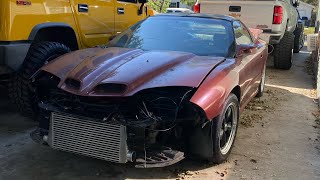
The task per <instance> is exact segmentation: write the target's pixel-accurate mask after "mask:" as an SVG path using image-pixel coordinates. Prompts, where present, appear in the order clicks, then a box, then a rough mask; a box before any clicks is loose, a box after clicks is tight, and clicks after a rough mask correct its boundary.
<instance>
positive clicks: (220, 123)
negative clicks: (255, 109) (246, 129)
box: [210, 94, 239, 164]
mask: <svg viewBox="0 0 320 180" xmlns="http://www.w3.org/2000/svg"><path fill="white" fill-rule="evenodd" d="M238 121H239V101H238V98H237V96H236V95H234V94H230V95H229V96H228V98H227V100H226V102H225V104H224V106H223V111H222V113H221V114H220V115H219V116H218V117H216V118H215V119H214V120H213V122H212V131H211V137H212V142H213V157H212V159H210V161H212V162H214V163H217V164H219V163H222V162H224V161H225V160H226V159H227V158H228V156H229V154H230V152H231V149H232V147H233V144H234V141H235V138H236V133H237V129H238Z"/></svg>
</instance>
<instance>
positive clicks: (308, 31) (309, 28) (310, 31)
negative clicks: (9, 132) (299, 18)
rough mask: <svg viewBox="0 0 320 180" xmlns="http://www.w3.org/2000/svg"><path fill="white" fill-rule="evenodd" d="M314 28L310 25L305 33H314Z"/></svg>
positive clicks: (305, 29)
mask: <svg viewBox="0 0 320 180" xmlns="http://www.w3.org/2000/svg"><path fill="white" fill-rule="evenodd" d="M314 29H315V27H308V28H304V34H305V35H307V34H314Z"/></svg>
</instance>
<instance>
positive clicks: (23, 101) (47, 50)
mask: <svg viewBox="0 0 320 180" xmlns="http://www.w3.org/2000/svg"><path fill="white" fill-rule="evenodd" d="M68 52H70V49H69V48H68V47H67V46H65V45H63V44H60V43H57V42H40V43H37V44H34V45H32V46H31V47H30V49H29V52H28V54H27V57H26V59H25V61H24V63H23V65H22V68H21V70H20V71H19V72H18V73H16V74H15V75H14V76H13V77H12V79H11V80H10V83H9V88H8V90H9V96H10V98H11V100H12V101H13V103H15V104H16V105H17V107H18V109H19V111H20V112H21V113H22V114H23V115H25V116H29V117H34V116H35V115H36V113H37V111H38V110H37V109H38V102H37V101H36V99H35V91H34V90H35V89H34V87H33V86H32V83H31V79H30V77H31V76H32V75H33V74H34V73H35V72H36V71H37V70H38V69H40V68H41V67H42V66H43V65H44V64H46V63H48V62H49V61H51V60H53V59H55V58H57V57H59V56H61V55H63V54H65V53H68Z"/></svg>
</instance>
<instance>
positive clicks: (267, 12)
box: [200, 0, 275, 29]
mask: <svg viewBox="0 0 320 180" xmlns="http://www.w3.org/2000/svg"><path fill="white" fill-rule="evenodd" d="M274 5H275V1H254V0H247V1H237V0H233V1H228V0H225V1H218V0H207V1H201V10H200V12H201V13H207V14H223V15H229V16H233V17H236V18H237V19H240V20H241V21H242V22H244V23H245V24H246V26H248V27H250V28H258V29H271V28H272V21H273V9H274Z"/></svg>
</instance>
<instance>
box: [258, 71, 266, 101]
mask: <svg viewBox="0 0 320 180" xmlns="http://www.w3.org/2000/svg"><path fill="white" fill-rule="evenodd" d="M265 81H266V65H264V67H263V71H262V77H261V80H260V83H259V88H258V93H257V95H256V97H262V96H263V91H264V84H265Z"/></svg>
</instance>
